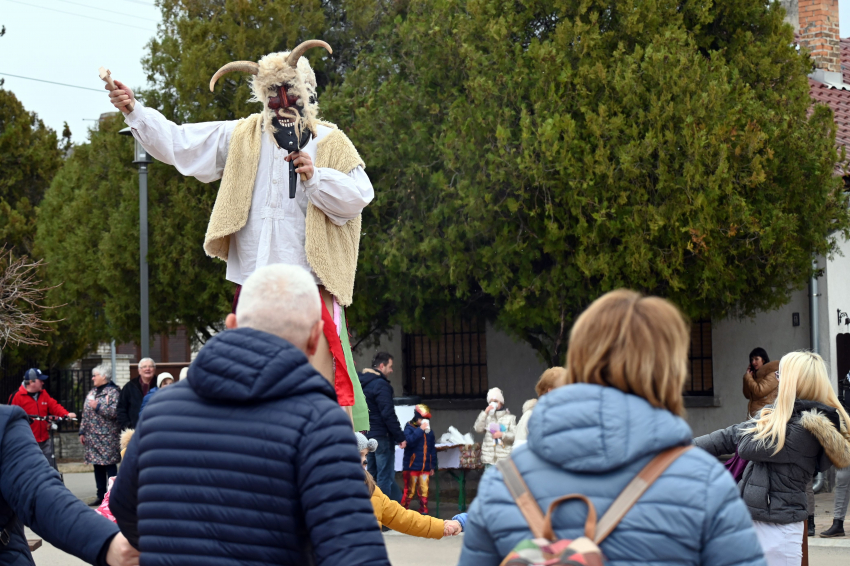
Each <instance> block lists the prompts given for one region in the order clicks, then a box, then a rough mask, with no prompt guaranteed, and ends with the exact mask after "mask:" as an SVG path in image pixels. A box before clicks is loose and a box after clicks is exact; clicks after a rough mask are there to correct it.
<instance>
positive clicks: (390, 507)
mask: <svg viewBox="0 0 850 566" xmlns="http://www.w3.org/2000/svg"><path fill="white" fill-rule="evenodd" d="M355 435H356V436H357V447H358V448H359V449H360V459H361V460H362V461H363V469H364V470H365V469H366V454H368V453H369V452H374V451H375V450H376V449H377V448H378V441H377V440H375V439H372V440H367V439H366V437H365V436H363V435H362V434H360V433H359V432H356V433H355ZM366 486H367V487H368V488H369V493H370V494H371V496H372V509H373V510H374V511H375V517H376V518H377V519H378V523H379V524H380V525H383V526H385V527H387V528H390V529H392V530H394V531H398V532H400V533H404V534H406V535H411V536H415V537H423V538H433V539H441V538H443V537H447V536H453V535H456V534H459V533H460V532H461V530H462V529H461V526H460V523H459V522H458V521H455V520H450V521H443V520H442V519H437V518H436V517H429V516H428V515H421V514H420V513H417V512H416V511H411V510H410V509H405V508H404V507H402V506H401V505H400V504H399V503H398V502H396V501H393V500H392V499H390V498H389V497H387V496H386V495H385V494H384V492H382V491H381V488H379V487H378V486H377V485H375V480H374V479H373V478H372V476H371V475H370V474H369V472H366Z"/></svg>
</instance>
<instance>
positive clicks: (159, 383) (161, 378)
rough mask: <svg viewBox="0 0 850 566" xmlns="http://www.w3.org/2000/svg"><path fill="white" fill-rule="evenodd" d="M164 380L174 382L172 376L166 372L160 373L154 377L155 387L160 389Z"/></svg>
mask: <svg viewBox="0 0 850 566" xmlns="http://www.w3.org/2000/svg"><path fill="white" fill-rule="evenodd" d="M166 379H170V380H171V381H174V376H173V375H171V374H170V373H168V372H167V371H164V372H162V373H161V374H159V375H158V376H156V386H157V387H162V382H163V381H165V380H166Z"/></svg>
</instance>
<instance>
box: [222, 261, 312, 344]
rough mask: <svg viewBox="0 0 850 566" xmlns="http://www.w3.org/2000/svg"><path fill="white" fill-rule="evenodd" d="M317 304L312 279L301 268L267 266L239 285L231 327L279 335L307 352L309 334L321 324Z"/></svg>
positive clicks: (278, 265)
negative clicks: (240, 286)
mask: <svg viewBox="0 0 850 566" xmlns="http://www.w3.org/2000/svg"><path fill="white" fill-rule="evenodd" d="M320 301H321V298H320V297H319V289H318V287H316V283H315V282H314V281H313V276H312V275H310V274H309V273H308V272H307V271H306V270H305V269H304V268H302V267H299V266H297V265H285V264H274V265H267V266H266V267H263V268H260V269H258V270H257V271H255V272H254V273H253V274H252V275H251V276H250V277H249V278H248V280H247V281H245V284H244V285H243V286H242V291H241V292H240V293H239V303H238V304H237V305H236V320H235V323H236V324H235V325H234V326H239V327H246V328H254V329H256V330H262V331H263V332H268V333H269V334H274V335H275V336H280V337H281V338H283V339H285V340H288V341H289V342H291V343H292V344H293V345H294V346H296V347H298V348H299V349H301V350H303V351H307V350H308V349H309V342H310V336H311V332H313V331H314V327H316V326H317V324H318V325H320V324H321V320H322V312H321V310H320V309H321V302H320ZM319 330H320V331H321V326H319ZM308 353H309V352H308Z"/></svg>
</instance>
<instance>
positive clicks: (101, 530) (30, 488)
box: [0, 406, 139, 566]
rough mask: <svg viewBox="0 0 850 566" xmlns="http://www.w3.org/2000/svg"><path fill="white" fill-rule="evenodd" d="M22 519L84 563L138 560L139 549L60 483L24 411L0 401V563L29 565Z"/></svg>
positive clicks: (119, 565)
mask: <svg viewBox="0 0 850 566" xmlns="http://www.w3.org/2000/svg"><path fill="white" fill-rule="evenodd" d="M24 525H27V526H29V527H30V528H31V529H32V530H33V531H35V532H36V534H38V535H39V536H40V537H43V538H44V539H45V540H46V541H47V542H49V543H50V544H52V545H54V546H56V547H57V548H59V549H61V550H63V551H65V552H67V553H69V554H73V555H74V556H76V557H77V558H79V559H81V560H84V561H85V562H88V563H89V564H97V565H99V566H106V565H110V566H124V565H127V566H130V565H133V564H136V565H137V564H138V563H139V558H138V557H139V553H138V552H137V551H135V550H134V549H133V548H132V547H130V545H129V544H128V543H127V539H125V538H124V536H123V535H121V534H120V533H119V532H118V527H117V526H116V525H115V524H114V523H112V522H111V521H109V520H108V519H105V518H104V517H101V516H100V515H98V514H97V513H95V512H94V511H93V510H91V509H89V507H88V506H86V505H85V504H84V503H83V502H82V501H80V500H79V499H77V498H76V497H75V496H74V494H72V493H71V492H70V491H68V489H67V488H66V487H65V486H64V485H63V484H62V480H60V479H59V472H57V471H56V470H54V469H53V467H52V466H51V465H50V464H49V463H48V462H47V460H46V459H45V458H44V454H42V452H41V449H40V448H39V447H38V444H36V442H35V438H33V435H32V431H31V430H30V425H29V423H28V422H27V417H26V413H24V411H23V410H22V409H21V408H20V407H9V406H0V565H2V566H34V565H35V562H33V559H32V554H31V553H30V550H29V545H28V543H27V539H26V536H25V534H24Z"/></svg>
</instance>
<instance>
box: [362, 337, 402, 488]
mask: <svg viewBox="0 0 850 566" xmlns="http://www.w3.org/2000/svg"><path fill="white" fill-rule="evenodd" d="M392 372H393V357H392V356H391V355H389V354H388V353H386V352H378V353H377V354H375V357H374V358H373V360H372V367H371V368H368V369H365V370H363V372H362V373H361V374H360V376H359V377H360V386H361V387H362V388H363V395H364V396H365V397H366V406H367V407H368V408H369V432H368V435H367V436H368V438H374V439H375V440H377V441H378V449H377V450H376V451H375V452H370V453H369V454H368V455H367V456H366V461H367V463H368V470H369V473H370V474H372V477H374V478H375V483H377V484H378V487H380V488H381V491H382V492H383V493H384V494H386V495H387V497H389V498H390V499H394V500H396V501H399V500H400V499H401V489H399V487H398V485H397V484H396V483H395V445H396V444H398V445H400V446H401V447H402V448H404V447H405V446H406V444H407V443H406V442H405V439H404V432H402V430H401V424H399V422H398V417H397V416H396V414H395V404H394V403H393V386H392V385H391V384H390V382H389V380H388V379H387V376H388V375H390V374H392Z"/></svg>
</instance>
